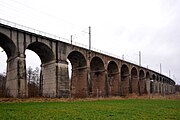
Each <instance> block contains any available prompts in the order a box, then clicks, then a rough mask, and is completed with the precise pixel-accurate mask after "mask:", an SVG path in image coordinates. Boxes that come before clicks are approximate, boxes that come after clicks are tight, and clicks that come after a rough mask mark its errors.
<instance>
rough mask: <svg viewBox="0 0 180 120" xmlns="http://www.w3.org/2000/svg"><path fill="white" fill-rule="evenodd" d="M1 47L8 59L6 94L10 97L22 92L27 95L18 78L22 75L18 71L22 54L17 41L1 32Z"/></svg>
mask: <svg viewBox="0 0 180 120" xmlns="http://www.w3.org/2000/svg"><path fill="white" fill-rule="evenodd" d="M0 47H2V49H3V50H4V51H5V53H6V55H7V59H8V60H7V66H6V80H5V88H6V91H5V92H6V95H7V96H10V97H18V96H20V95H21V92H22V93H23V94H25V95H26V91H22V89H20V86H19V85H18V79H19V78H20V76H21V74H19V73H18V72H19V71H18V67H19V64H18V63H20V62H19V61H18V60H19V59H18V58H19V57H20V56H19V55H20V54H17V53H18V52H17V47H16V45H15V43H14V42H13V40H11V39H10V38H9V37H8V36H6V35H4V34H2V33H0ZM22 73H23V72H22ZM23 74H24V73H23ZM17 75H19V76H17ZM23 77H24V76H21V78H23ZM23 89H24V88H23Z"/></svg>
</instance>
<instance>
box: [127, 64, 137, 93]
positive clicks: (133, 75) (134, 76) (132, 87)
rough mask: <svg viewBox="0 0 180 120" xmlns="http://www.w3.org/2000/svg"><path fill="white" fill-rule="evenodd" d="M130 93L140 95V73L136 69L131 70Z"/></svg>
mask: <svg viewBox="0 0 180 120" xmlns="http://www.w3.org/2000/svg"><path fill="white" fill-rule="evenodd" d="M129 84H130V93H136V94H138V73H137V69H136V68H135V67H133V68H132V70H131V80H130V82H129Z"/></svg>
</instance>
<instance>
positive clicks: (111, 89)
mask: <svg viewBox="0 0 180 120" xmlns="http://www.w3.org/2000/svg"><path fill="white" fill-rule="evenodd" d="M107 73H108V80H107V82H108V92H107V93H108V95H110V96H111V95H112V96H117V95H118V94H119V68H118V65H117V64H116V62H115V61H110V62H109V64H108V67H107Z"/></svg>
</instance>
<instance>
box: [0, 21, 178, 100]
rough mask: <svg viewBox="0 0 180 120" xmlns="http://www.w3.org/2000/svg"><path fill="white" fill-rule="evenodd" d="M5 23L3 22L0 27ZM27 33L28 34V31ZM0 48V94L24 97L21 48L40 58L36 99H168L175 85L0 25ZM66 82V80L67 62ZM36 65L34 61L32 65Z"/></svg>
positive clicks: (76, 48) (135, 68)
mask: <svg viewBox="0 0 180 120" xmlns="http://www.w3.org/2000/svg"><path fill="white" fill-rule="evenodd" d="M3 22H6V23H3ZM31 30H32V29H31ZM0 47H2V48H3V49H4V51H5V52H6V54H7V58H8V59H7V80H6V91H7V92H8V95H9V96H11V97H27V96H28V85H27V80H26V55H25V51H26V49H29V50H32V51H34V52H35V53H36V54H37V55H38V56H39V57H40V59H41V72H42V76H41V78H42V88H41V89H42V96H44V97H97V96H98V97H100V96H102V97H108V96H126V95H129V94H132V93H134V94H137V95H142V94H153V93H157V94H161V95H165V94H172V93H174V92H175V82H174V81H173V80H172V79H171V78H169V77H167V76H165V75H162V74H160V73H158V72H155V71H153V70H150V69H147V68H144V67H142V66H138V65H136V64H133V63H130V62H127V61H124V60H121V59H118V58H116V57H112V56H109V55H106V54H103V53H99V52H96V51H93V50H91V51H90V50H89V49H86V48H83V47H80V46H76V45H74V44H71V43H68V42H63V41H61V40H58V39H54V38H51V37H47V36H46V35H43V33H39V34H37V33H35V32H32V31H30V30H28V28H26V30H25V29H23V26H21V28H19V27H18V25H17V24H15V23H10V22H8V24H7V21H4V20H3V21H2V20H1V21H0ZM67 59H68V60H69V61H70V63H71V65H72V77H71V79H70V78H69V75H68V62H67ZM34 62H36V61H34Z"/></svg>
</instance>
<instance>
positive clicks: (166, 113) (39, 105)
mask: <svg viewBox="0 0 180 120" xmlns="http://www.w3.org/2000/svg"><path fill="white" fill-rule="evenodd" d="M62 119H63V120H122V119H133V120H135V119H137V120H142V119H150V120H152V119H153V120H155V119H156V120H161V119H168V120H169V119H174V120H180V100H148V99H127V100H93V101H69V102H68V101H66V102H63V101H59V102H0V120H62Z"/></svg>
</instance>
